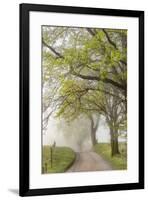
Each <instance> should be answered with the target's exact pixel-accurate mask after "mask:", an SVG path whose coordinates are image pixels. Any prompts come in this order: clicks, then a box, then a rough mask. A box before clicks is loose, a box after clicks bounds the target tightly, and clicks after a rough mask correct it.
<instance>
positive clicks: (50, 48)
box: [42, 40, 64, 58]
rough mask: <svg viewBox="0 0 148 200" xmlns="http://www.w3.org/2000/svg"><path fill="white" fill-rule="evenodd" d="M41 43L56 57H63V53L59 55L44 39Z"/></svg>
mask: <svg viewBox="0 0 148 200" xmlns="http://www.w3.org/2000/svg"><path fill="white" fill-rule="evenodd" d="M42 42H43V45H44V46H46V47H47V48H48V49H49V50H50V51H52V53H54V55H55V56H56V57H57V58H64V57H63V55H61V54H60V53H59V52H57V51H56V50H55V49H54V48H53V47H51V46H50V45H48V44H47V43H46V42H45V41H44V40H42Z"/></svg>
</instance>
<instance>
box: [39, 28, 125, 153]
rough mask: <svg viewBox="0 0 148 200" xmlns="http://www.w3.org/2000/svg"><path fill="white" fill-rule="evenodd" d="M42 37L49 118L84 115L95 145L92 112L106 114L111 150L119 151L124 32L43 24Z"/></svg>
mask: <svg viewBox="0 0 148 200" xmlns="http://www.w3.org/2000/svg"><path fill="white" fill-rule="evenodd" d="M42 41H43V67H44V70H43V81H44V88H45V89H44V91H46V89H47V90H48V88H50V89H49V90H50V91H48V92H47V91H46V94H47V93H48V94H50V95H47V98H46V95H43V96H45V98H44V101H43V102H44V103H43V104H44V105H45V106H43V107H45V111H47V110H48V114H47V117H45V118H46V119H47V121H48V117H49V116H50V114H51V113H53V112H56V116H57V117H59V116H62V117H64V118H67V119H68V120H73V119H75V118H76V117H77V116H79V115H80V114H85V115H87V116H88V118H89V119H90V124H91V136H92V143H93V144H95V142H96V141H95V132H96V130H97V126H98V123H96V124H95V123H94V117H93V116H94V115H96V116H97V117H98V115H100V114H103V115H104V116H105V117H106V120H107V123H108V125H109V127H110V132H111V136H112V137H111V138H112V139H111V144H112V154H116V153H118V152H119V151H118V148H117V144H118V142H117V138H118V137H117V135H118V133H117V132H118V131H119V126H118V122H117V121H118V120H119V118H120V114H119V116H118V117H117V119H115V113H116V115H118V110H120V108H121V107H122V110H123V108H125V109H126V87H127V86H126V85H127V56H126V52H127V44H126V43H127V42H126V30H112V29H95V28H67V27H44V28H43V38H42ZM49 105H50V106H49ZM121 105H122V106H121ZM49 107H50V108H52V109H51V111H49ZM115 110H116V112H115ZM111 111H112V112H111ZM113 113H114V114H113ZM119 124H121V123H119ZM115 135H116V137H115ZM115 138H116V142H114V141H115ZM115 146H116V148H115ZM114 148H115V149H116V150H113V149H114Z"/></svg>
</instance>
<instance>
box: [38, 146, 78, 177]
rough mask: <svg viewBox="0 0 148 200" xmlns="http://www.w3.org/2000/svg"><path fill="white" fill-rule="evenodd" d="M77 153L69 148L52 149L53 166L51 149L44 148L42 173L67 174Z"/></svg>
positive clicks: (48, 147)
mask: <svg viewBox="0 0 148 200" xmlns="http://www.w3.org/2000/svg"><path fill="white" fill-rule="evenodd" d="M74 160H75V152H74V151H73V150H72V149H70V148H68V147H54V148H52V166H51V147H50V146H43V149H42V173H58V172H65V171H66V170H67V169H68V168H69V167H70V166H71V165H72V163H73V162H74Z"/></svg>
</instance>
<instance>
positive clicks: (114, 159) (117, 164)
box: [94, 142, 127, 170]
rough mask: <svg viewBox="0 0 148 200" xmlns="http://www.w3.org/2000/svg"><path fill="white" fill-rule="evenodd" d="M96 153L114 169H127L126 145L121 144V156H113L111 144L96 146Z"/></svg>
mask: <svg viewBox="0 0 148 200" xmlns="http://www.w3.org/2000/svg"><path fill="white" fill-rule="evenodd" d="M94 151H95V152H96V153H98V154H99V155H101V156H102V157H103V158H104V159H105V160H106V161H108V162H109V163H110V164H111V165H112V167H113V169H115V170H124V169H127V147H126V143H124V142H122V143H119V151H120V154H118V155H115V156H111V146H110V144H109V143H98V144H96V145H95V146H94Z"/></svg>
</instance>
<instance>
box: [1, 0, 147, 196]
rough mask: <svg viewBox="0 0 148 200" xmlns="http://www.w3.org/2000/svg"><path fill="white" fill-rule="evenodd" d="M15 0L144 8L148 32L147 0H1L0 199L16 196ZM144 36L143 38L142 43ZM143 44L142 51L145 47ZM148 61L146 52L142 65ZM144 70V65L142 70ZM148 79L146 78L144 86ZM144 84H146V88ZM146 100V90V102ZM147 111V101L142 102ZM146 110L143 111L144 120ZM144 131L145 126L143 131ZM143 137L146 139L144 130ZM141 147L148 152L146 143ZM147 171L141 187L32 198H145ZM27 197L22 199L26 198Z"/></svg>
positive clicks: (17, 59)
mask: <svg viewBox="0 0 148 200" xmlns="http://www.w3.org/2000/svg"><path fill="white" fill-rule="evenodd" d="M19 3H44V4H57V5H58V4H59V5H70V6H72V5H73V6H87V7H102V8H117V9H135V10H145V18H146V19H145V21H146V23H145V35H148V30H147V28H148V27H147V19H148V3H147V0H133V1H132V0H131V1H129V0H120V1H119V0H91V1H90V0H85V1H80V0H43V1H41V0H35V1H34V0H30V1H25V0H24V1H19V0H3V1H1V4H0V7H1V11H0V50H1V52H0V92H1V97H0V136H1V138H0V199H9V200H16V199H20V198H21V197H19V196H18V193H17V191H18V178H19V176H18V172H19V167H18V162H19V150H18V146H19V115H18V114H19V109H18V106H19V100H18V99H19V94H18V91H19ZM147 43H148V38H147V37H146V38H145V44H147ZM147 48H148V47H147V46H146V53H145V55H147V50H148V49H147ZM147 65H148V57H147V56H146V62H145V66H147ZM147 73H148V70H147V68H146V72H145V74H147ZM147 85H148V79H147V80H146V86H147ZM147 89H148V88H147V87H146V90H147ZM147 101H148V92H147V94H146V102H147ZM146 111H147V112H148V104H146ZM147 119H148V113H146V120H147ZM147 131H148V126H147V127H146V131H145V132H147ZM145 135H146V138H145V141H146V143H147V141H148V136H147V134H145ZM145 146H147V147H146V149H145V151H146V152H148V145H145ZM145 157H146V169H148V154H147V153H146V156H145ZM147 172H148V171H146V177H147V178H146V186H145V188H146V189H145V190H137V191H136V190H133V191H118V192H101V193H89V194H71V195H60V196H59V195H57V196H42V197H32V199H39V200H40V199H49V200H50V199H52V200H62V199H63V200H74V199H76V200H80V199H85V200H93V199H94V200H98V199H100V200H107V199H114V200H116V199H119V198H120V200H125V199H126V200H128V199H131V198H134V199H135V200H138V199H143V200H145V199H147V196H148V173H147ZM29 198H30V197H27V198H26V199H29Z"/></svg>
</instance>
